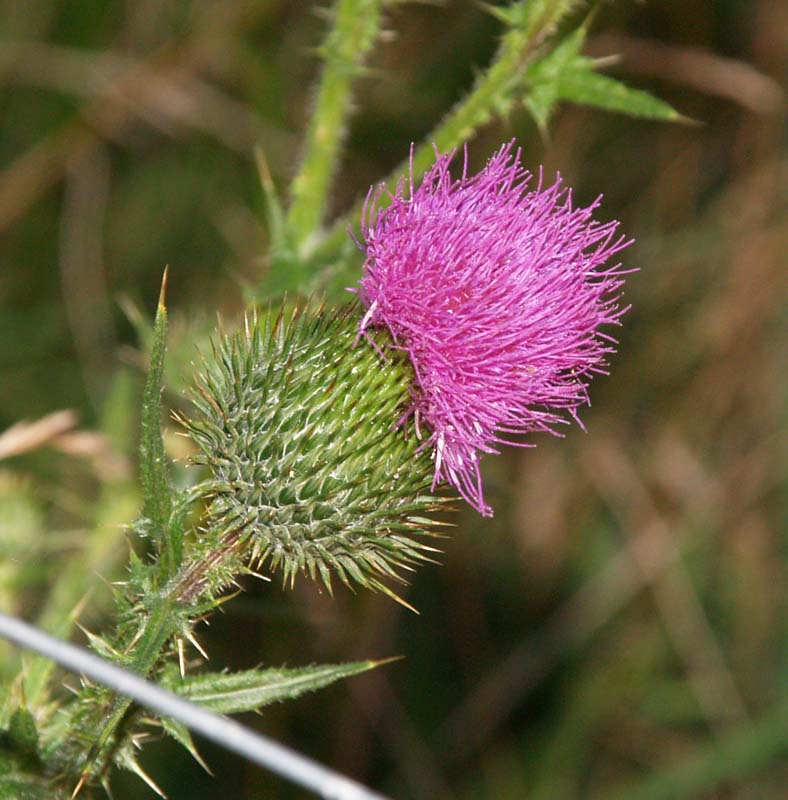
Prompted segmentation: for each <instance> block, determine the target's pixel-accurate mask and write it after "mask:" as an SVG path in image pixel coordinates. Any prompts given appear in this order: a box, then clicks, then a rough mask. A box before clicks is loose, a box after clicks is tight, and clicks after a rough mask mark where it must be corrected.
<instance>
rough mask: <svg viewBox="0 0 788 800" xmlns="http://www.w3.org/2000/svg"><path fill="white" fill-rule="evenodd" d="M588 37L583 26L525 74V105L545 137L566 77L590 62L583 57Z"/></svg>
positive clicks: (530, 67)
mask: <svg viewBox="0 0 788 800" xmlns="http://www.w3.org/2000/svg"><path fill="white" fill-rule="evenodd" d="M586 33H587V29H586V26H585V25H581V26H580V27H579V28H578V29H577V30H575V31H574V32H572V33H570V34H569V35H568V36H567V37H566V38H565V39H564V40H563V41H562V42H561V43H560V44H559V45H558V46H557V47H556V48H555V49H554V50H552V51H550V52H549V53H547V55H545V56H543V57H542V58H540V59H539V60H538V61H534V62H533V63H532V64H531V65H530V66H529V67H528V69H527V70H526V72H525V82H526V85H527V86H528V91H527V93H526V95H525V97H524V98H523V103H524V105H525V107H526V108H527V109H528V110H529V111H530V112H531V115H532V116H533V118H534V119H535V120H536V124H537V125H538V126H539V129H540V130H541V131H542V132H543V133H544V132H545V131H546V130H547V124H548V123H549V121H550V117H551V116H552V115H553V111H554V110H555V106H556V104H557V103H558V100H559V97H560V92H559V89H560V85H561V80H562V79H563V77H564V75H565V74H566V73H567V72H571V71H577V70H579V69H582V68H583V66H584V64H585V63H586V62H587V61H589V60H588V59H585V58H583V56H581V55H580V51H581V49H582V47H583V44H584V43H585V40H586ZM589 63H590V62H589Z"/></svg>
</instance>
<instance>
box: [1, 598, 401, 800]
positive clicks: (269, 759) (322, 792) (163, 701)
mask: <svg viewBox="0 0 788 800" xmlns="http://www.w3.org/2000/svg"><path fill="white" fill-rule="evenodd" d="M0 637H2V638H4V639H7V640H8V641H9V642H13V643H14V644H16V645H18V646H19V647H23V648H25V649H27V650H33V651H34V652H36V653H40V654H41V655H43V656H45V657H46V658H49V659H52V661H55V662H56V663H58V664H60V665H61V666H62V667H65V668H66V669H68V670H71V671H72V672H76V673H81V674H83V675H85V676H86V677H88V678H90V679H91V680H93V681H96V682H98V683H101V684H103V685H105V686H108V687H110V688H111V689H114V690H115V691H116V692H118V693H120V694H123V695H126V696H127V697H130V698H132V699H133V700H135V701H136V702H137V703H139V704H140V705H141V706H144V707H145V708H147V709H149V710H150V711H154V712H156V713H157V714H161V715H162V716H165V717H172V718H173V719H177V720H179V721H180V722H182V723H183V724H184V725H186V727H187V728H189V729H190V730H192V731H193V732H194V733H197V734H199V735H200V736H204V737H205V738H206V739H210V740H211V741H213V742H216V743H217V744H219V745H221V746H222V747H224V748H226V749H227V750H232V751H234V752H236V753H238V754H239V755H241V756H243V757H244V758H247V759H248V760H249V761H253V762H254V763H255V764H259V765H260V766H261V767H264V768H266V769H268V770H271V772H275V773H276V774H277V775H281V776H282V777H283V778H286V779H288V780H290V781H292V782H293V783H296V784H298V785H299V786H303V787H304V788H305V789H309V790H310V791H312V792H314V793H315V794H317V795H318V796H320V797H323V798H325V799H326V800H386V798H384V797H383V796H382V795H379V794H376V793H375V792H373V791H371V790H370V789H367V788H366V787H365V786H362V785H361V784H360V783H356V782H355V781H353V780H350V778H346V777H345V776H344V775H340V774H339V773H338V772H334V771H333V770H330V769H328V768H327V767H324V766H323V765H322V764H318V763H317V762H316V761H313V760H312V759H310V758H307V757H306V756H302V755H301V754H300V753H297V752H296V751H294V750H291V749H290V748H288V747H285V746H284V745H281V744H278V743H277V742H274V741H272V740H271V739H268V738H266V737H265V736H261V735H260V734H257V733H253V732H252V731H250V730H248V729H247V728H244V727H243V726H242V725H239V724H238V723H237V722H235V721H233V720H231V719H228V718H227V717H224V716H221V715H219V714H215V713H214V712H212V711H208V710H207V709H205V708H202V707H201V706H198V705H196V704H194V703H191V702H189V701H188V700H184V699H183V698H182V697H179V696H178V695H176V694H173V693H172V692H169V691H167V690H166V689H162V688H161V687H160V686H157V685H156V684H154V683H151V682H150V681H146V680H144V679H143V678H141V677H139V676H138V675H135V674H134V673H132V672H128V671H127V670H125V669H122V668H121V667H118V666H116V665H115V664H112V663H110V662H108V661H105V660H104V659H102V658H99V657H98V656H96V655H94V654H93V653H90V652H88V651H87V650H85V649H83V648H81V647H77V646H75V645H73V644H69V643H68V642H64V641H61V640H60V639H55V638H54V637H53V636H50V635H49V634H46V633H44V632H43V631H40V630H38V628H35V627H33V626H32V625H28V624H27V623H25V622H22V621H21V620H18V619H16V618H15V617H10V616H8V615H7V614H3V613H0Z"/></svg>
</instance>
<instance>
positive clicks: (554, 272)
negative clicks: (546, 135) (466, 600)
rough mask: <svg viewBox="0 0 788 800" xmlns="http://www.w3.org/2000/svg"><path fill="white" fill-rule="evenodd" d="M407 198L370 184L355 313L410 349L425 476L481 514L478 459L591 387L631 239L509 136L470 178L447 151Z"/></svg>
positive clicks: (540, 425)
mask: <svg viewBox="0 0 788 800" xmlns="http://www.w3.org/2000/svg"><path fill="white" fill-rule="evenodd" d="M436 155H437V159H436V162H435V164H434V166H433V167H432V168H431V169H430V170H429V171H428V172H427V174H426V175H425V176H424V179H423V180H422V182H421V185H420V186H419V187H418V188H416V189H414V186H413V175H412V168H411V178H410V183H409V189H410V191H409V196H408V197H405V196H404V189H403V183H402V182H401V183H400V184H399V186H398V187H397V190H396V192H395V193H394V194H393V195H391V194H390V193H387V196H388V200H389V201H390V202H389V204H388V205H387V206H386V207H385V208H381V207H380V206H379V201H380V198H381V195H382V194H383V193H384V192H385V191H386V190H385V187H384V186H380V187H378V189H377V190H371V191H370V195H369V196H368V198H367V204H366V206H365V209H364V213H363V216H362V235H363V238H364V249H365V251H366V262H365V264H364V272H363V277H362V278H361V282H360V285H359V288H358V289H357V292H358V295H359V298H360V299H361V302H362V303H363V304H364V306H365V307H366V309H367V311H366V314H365V315H364V318H363V320H362V321H361V323H360V328H359V331H360V333H362V334H363V333H364V331H365V330H366V329H367V327H368V326H379V325H384V326H386V327H387V328H388V329H389V331H390V332H391V335H392V337H393V338H394V341H395V343H396V346H398V347H401V348H403V349H405V350H407V352H408V353H409V355H410V359H411V361H412V363H413V368H414V371H415V375H416V385H415V386H414V387H413V390H412V393H411V394H412V405H411V407H410V408H409V409H408V411H407V412H406V414H405V415H404V416H403V418H402V419H401V420H400V423H403V422H404V421H405V420H406V419H407V418H408V417H410V416H411V415H415V427H416V433H417V435H423V434H422V432H421V424H422V422H423V423H426V426H425V427H426V429H427V433H426V435H427V436H428V438H427V439H426V440H425V446H431V447H433V448H434V458H435V478H434V483H435V484H437V483H439V482H441V481H448V482H449V483H451V484H453V485H454V486H455V487H456V488H457V489H458V491H459V492H460V494H461V495H462V496H463V497H464V498H465V499H466V500H467V501H468V502H469V503H470V504H471V505H472V506H474V507H475V508H476V509H477V510H478V511H479V512H481V513H482V514H484V515H487V516H491V515H492V509H491V508H490V507H489V506H488V505H487V504H486V503H485V501H484V496H483V490H482V480H481V474H480V471H479V459H480V456H481V455H482V454H483V453H496V452H498V450H497V446H498V445H499V444H507V443H508V444H518V445H523V443H522V442H519V441H511V437H512V436H513V435H517V434H524V433H530V432H532V431H547V432H550V433H553V434H556V433H557V431H556V430H555V426H556V425H558V424H559V423H565V422H567V421H568V420H567V419H566V417H565V414H567V413H568V415H569V416H570V417H572V418H574V419H575V420H577V421H578V422H579V419H578V417H577V409H578V407H579V406H581V405H583V404H587V403H588V402H589V400H588V393H587V389H588V383H589V380H590V379H591V377H592V376H593V375H594V374H595V373H605V367H606V357H607V355H608V354H609V353H611V352H613V351H614V345H615V344H616V342H615V339H613V338H611V337H610V336H609V335H607V334H605V333H602V332H600V330H599V328H600V326H602V325H607V324H619V319H620V317H621V315H622V314H623V313H624V312H625V311H626V308H622V307H621V306H620V305H619V298H620V290H621V286H622V284H623V279H622V275H624V274H625V273H624V271H623V270H622V269H621V265H620V264H618V263H615V264H613V266H607V261H608V260H609V259H610V258H611V257H612V256H613V255H615V254H616V253H618V252H619V251H620V250H622V249H623V248H625V247H626V246H627V245H628V244H630V242H629V241H628V240H626V239H625V238H624V237H622V236H620V235H619V234H618V233H617V229H618V223H617V222H606V223H600V222H597V221H596V220H594V219H593V218H592V214H593V212H594V211H595V210H596V208H597V206H598V204H599V199H597V201H595V202H594V203H593V204H592V205H591V206H589V207H588V208H576V207H575V206H574V205H573V204H572V193H571V191H570V190H569V189H567V188H565V187H564V186H563V184H562V183H561V179H560V177H557V179H556V182H555V183H554V184H553V185H552V186H549V187H547V188H545V187H544V186H543V185H542V177H541V173H540V177H539V180H538V181H537V185H536V186H535V187H533V188H531V186H530V184H531V180H532V177H531V175H530V174H529V173H528V172H527V171H526V170H525V169H524V168H523V167H522V166H521V164H520V151H519V150H515V149H514V143H513V142H512V143H509V144H507V145H504V146H502V147H501V148H500V150H498V152H497V153H495V154H494V155H493V157H492V158H491V159H490V161H489V162H488V164H487V166H486V167H485V168H484V169H483V170H482V171H481V172H479V173H478V174H476V175H472V176H469V175H468V174H467V153H466V159H465V164H464V166H463V172H462V177H461V178H459V179H458V180H454V179H453V178H452V176H451V174H450V172H449V166H450V163H451V161H452V159H453V157H454V153H449V154H447V155H439V154H436Z"/></svg>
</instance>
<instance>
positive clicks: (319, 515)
mask: <svg viewBox="0 0 788 800" xmlns="http://www.w3.org/2000/svg"><path fill="white" fill-rule="evenodd" d="M358 318H359V312H358V308H357V307H356V306H350V307H346V308H344V309H342V310H340V311H326V310H315V309H309V308H307V309H304V310H297V311H295V312H293V313H292V315H291V316H290V317H289V318H285V317H284V315H283V313H280V314H279V316H277V317H276V318H272V317H271V315H266V316H264V317H263V318H262V319H261V320H259V321H257V320H255V321H249V322H248V323H247V325H246V326H245V329H244V330H243V331H241V332H239V333H236V334H233V335H229V336H224V337H222V338H221V339H220V340H219V341H218V342H217V343H216V344H215V347H214V354H213V358H206V359H204V365H203V366H204V371H203V372H202V374H200V375H199V376H198V378H197V390H196V391H195V392H194V393H193V399H194V404H195V406H196V414H195V415H194V417H193V418H192V419H189V420H187V421H185V423H184V424H185V426H186V428H187V430H188V432H189V433H190V435H191V437H192V438H193V439H194V441H195V442H196V443H197V444H198V445H199V447H200V449H201V451H202V454H201V455H200V456H199V457H198V458H197V459H196V460H197V461H198V462H199V463H203V464H206V465H207V466H208V467H209V469H210V473H211V476H210V478H208V480H207V481H206V482H205V484H204V491H205V493H206V495H207V497H208V498H209V517H208V525H207V530H208V532H209V534H212V535H213V536H214V537H215V536H216V535H218V536H223V537H227V536H228V535H230V534H232V532H233V531H238V532H239V535H240V536H242V537H243V541H244V543H245V547H244V550H245V551H246V552H248V553H249V555H250V557H251V559H252V560H253V561H256V562H257V563H259V564H268V565H269V566H270V567H271V568H272V569H276V570H281V572H282V574H283V581H284V582H290V583H291V584H292V582H293V581H294V579H295V576H296V574H297V573H299V572H303V573H306V574H308V575H309V576H310V577H311V578H312V579H313V580H318V579H319V580H321V581H322V582H323V584H325V586H326V587H327V588H328V589H329V591H330V589H331V576H332V573H333V574H335V575H337V576H338V577H339V579H340V580H342V581H343V582H344V583H346V584H348V585H349V584H350V581H351V580H353V581H355V582H356V583H358V584H361V585H364V586H367V587H370V588H375V589H380V590H382V591H384V592H386V593H387V594H392V593H391V591H390V589H388V588H387V587H386V586H385V585H384V584H383V583H381V581H380V579H381V578H393V579H395V580H400V581H401V580H402V578H401V577H400V575H399V571H400V570H401V569H409V568H411V567H412V566H413V565H414V564H416V563H418V562H420V561H425V560H430V558H429V554H430V553H433V552H436V551H435V550H434V548H432V547H429V546H427V545H426V544H425V543H424V541H423V539H422V537H423V536H424V535H425V534H429V535H435V528H436V527H437V526H438V525H439V524H440V523H438V522H435V521H433V520H430V519H428V518H427V516H425V515H428V514H429V513H430V512H433V511H435V510H437V509H438V508H440V507H442V506H444V504H445V502H446V500H445V499H444V498H440V497H437V496H435V495H434V494H433V493H432V492H431V490H430V486H431V483H432V474H433V462H432V459H431V455H430V453H429V451H428V449H427V448H425V449H423V450H419V446H420V444H421V443H422V442H420V441H419V439H418V438H417V436H416V435H415V432H414V431H413V430H410V431H409V432H407V431H405V430H404V429H403V428H401V427H400V428H397V427H396V423H397V420H398V419H399V418H400V417H401V416H402V414H403V412H404V411H405V409H406V408H407V405H408V404H409V402H410V395H409V392H410V388H411V386H412V380H413V373H412V368H411V366H410V363H409V361H408V359H407V357H406V356H405V355H404V354H403V353H401V352H399V351H396V350H392V349H389V348H387V344H388V343H389V340H387V338H386V337H387V334H385V333H384V332H375V333H374V334H373V335H374V337H375V342H376V344H377V346H378V347H379V348H380V350H381V352H384V351H385V353H386V359H385V361H384V359H383V357H382V355H381V352H378V351H377V350H376V348H375V347H373V346H372V344H371V343H370V342H369V341H367V340H366V339H363V338H361V339H359V340H358V341H356V331H357V327H358Z"/></svg>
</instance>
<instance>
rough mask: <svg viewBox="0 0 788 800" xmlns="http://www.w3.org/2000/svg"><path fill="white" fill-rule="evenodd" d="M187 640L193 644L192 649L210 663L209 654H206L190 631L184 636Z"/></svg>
mask: <svg viewBox="0 0 788 800" xmlns="http://www.w3.org/2000/svg"><path fill="white" fill-rule="evenodd" d="M184 636H185V638H186V639H188V641H189V642H190V643H191V645H192V647H194V649H195V650H196V651H197V652H198V653H199V654H200V655H201V656H202V657H203V658H204V659H205V660H206V661H209V660H210V659H209V658H208V653H206V652H205V650H204V649H203V647H202V645H201V644H200V643H199V642H198V641H197V639H196V638H195V636H194V634H193V633H192V632H191V631H188V632H187V633H185V634H184Z"/></svg>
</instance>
